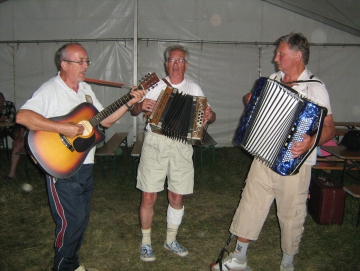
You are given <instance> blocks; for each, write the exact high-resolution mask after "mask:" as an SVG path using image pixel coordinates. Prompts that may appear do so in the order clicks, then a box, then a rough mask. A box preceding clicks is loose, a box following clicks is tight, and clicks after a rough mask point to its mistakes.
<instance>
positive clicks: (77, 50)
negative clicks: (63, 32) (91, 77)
mask: <svg viewBox="0 0 360 271" xmlns="http://www.w3.org/2000/svg"><path fill="white" fill-rule="evenodd" d="M66 53H67V56H66V60H68V61H63V64H64V65H62V68H63V71H64V72H65V73H66V76H67V78H69V79H70V80H71V82H73V83H79V82H82V81H84V79H85V74H86V70H87V68H88V67H89V65H88V64H87V62H86V61H87V60H88V55H87V52H86V50H85V49H84V48H83V47H81V46H79V45H77V44H74V45H70V46H69V47H68V48H67V49H66ZM70 61H76V62H79V63H76V62H70Z"/></svg>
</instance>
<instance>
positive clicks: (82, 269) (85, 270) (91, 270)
mask: <svg viewBox="0 0 360 271" xmlns="http://www.w3.org/2000/svg"><path fill="white" fill-rule="evenodd" d="M75 271H98V270H97V269H94V268H85V267H84V266H82V265H80V266H79V267H78V268H76V269H75Z"/></svg>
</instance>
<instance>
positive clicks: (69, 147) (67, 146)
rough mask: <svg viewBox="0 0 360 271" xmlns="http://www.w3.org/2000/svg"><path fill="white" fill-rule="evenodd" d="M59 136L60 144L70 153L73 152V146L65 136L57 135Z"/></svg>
mask: <svg viewBox="0 0 360 271" xmlns="http://www.w3.org/2000/svg"><path fill="white" fill-rule="evenodd" d="M59 135H60V139H61V141H62V143H64V145H65V147H66V148H68V149H69V150H70V151H72V152H73V151H75V149H74V147H73V145H71V143H70V141H69V140H68V139H67V138H66V136H64V135H63V134H59Z"/></svg>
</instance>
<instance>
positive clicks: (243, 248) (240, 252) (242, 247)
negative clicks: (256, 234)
mask: <svg viewBox="0 0 360 271" xmlns="http://www.w3.org/2000/svg"><path fill="white" fill-rule="evenodd" d="M248 246H249V242H247V243H244V242H240V241H239V240H237V242H236V247H235V251H234V256H235V258H236V259H238V260H240V261H245V260H246V252H247V249H248Z"/></svg>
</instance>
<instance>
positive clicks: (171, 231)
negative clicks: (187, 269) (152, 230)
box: [166, 224, 179, 245]
mask: <svg viewBox="0 0 360 271" xmlns="http://www.w3.org/2000/svg"><path fill="white" fill-rule="evenodd" d="M178 228H179V226H177V225H171V224H167V229H166V243H167V244H168V245H170V244H171V243H172V242H173V241H175V240H176V235H177V232H178Z"/></svg>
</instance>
